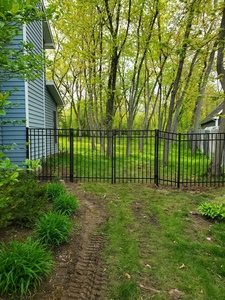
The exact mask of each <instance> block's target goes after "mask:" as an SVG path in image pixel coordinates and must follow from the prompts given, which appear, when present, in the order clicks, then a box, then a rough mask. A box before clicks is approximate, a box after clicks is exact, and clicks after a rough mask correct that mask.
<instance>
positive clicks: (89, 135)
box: [27, 128, 225, 188]
mask: <svg viewBox="0 0 225 300" xmlns="http://www.w3.org/2000/svg"><path fill="white" fill-rule="evenodd" d="M27 139H28V142H29V146H28V147H27V156H28V158H30V159H31V160H36V159H41V160H40V162H41V168H40V169H39V171H38V176H39V178H40V179H43V180H51V179H53V178H54V177H57V178H62V179H65V180H66V179H67V180H70V181H71V182H73V181H76V182H78V181H79V182H82V181H85V180H88V181H106V182H111V183H119V182H139V183H154V184H155V185H157V186H158V185H172V186H176V187H178V188H179V187H181V186H193V185H195V186H196V185H199V186H220V185H224V181H225V180H224V179H225V177H224V174H225V168H224V165H225V163H224V153H223V150H222V151H220V152H218V149H223V148H224V139H225V134H210V135H209V134H202V133H201V134H193V133H188V134H175V133H167V132H162V131H158V130H148V131H146V130H145V131H141V130H132V131H127V130H124V131H119V130H112V131H104V130H74V129H43V128H41V129H36V128H35V129H34V128H29V129H27ZM218 164H219V165H218Z"/></svg>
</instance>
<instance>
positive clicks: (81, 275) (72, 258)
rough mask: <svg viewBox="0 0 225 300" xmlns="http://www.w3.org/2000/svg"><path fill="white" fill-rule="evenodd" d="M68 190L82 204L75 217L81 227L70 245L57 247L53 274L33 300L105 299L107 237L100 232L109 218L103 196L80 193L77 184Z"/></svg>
mask: <svg viewBox="0 0 225 300" xmlns="http://www.w3.org/2000/svg"><path fill="white" fill-rule="evenodd" d="M66 188H67V190H68V191H70V192H71V193H73V194H74V195H75V196H76V197H77V198H78V199H79V201H80V208H79V209H78V211H77V213H76V215H75V217H74V218H75V222H78V224H80V226H79V228H77V229H75V230H74V232H73V234H72V235H71V239H70V241H69V242H68V244H65V245H62V246H60V247H58V248H57V250H56V252H55V261H56V266H55V269H54V271H53V275H52V276H51V278H50V280H49V279H48V281H46V282H44V283H43V284H42V286H41V288H40V290H39V291H38V292H37V293H36V294H35V295H33V297H32V299H34V300H40V299H42V300H59V299H60V300H69V299H71V300H73V299H74V300H97V299H102V297H101V295H102V286H104V284H105V283H106V276H105V272H104V270H105V266H104V262H103V260H102V257H101V251H102V249H103V247H104V237H103V236H102V234H101V233H100V232H99V230H98V229H99V227H100V226H101V225H103V224H104V223H105V222H106V219H107V215H106V212H105V210H104V208H103V206H102V204H101V199H99V197H97V196H90V195H88V194H86V193H84V192H83V191H80V190H79V189H78V188H77V185H76V184H69V183H68V184H66Z"/></svg>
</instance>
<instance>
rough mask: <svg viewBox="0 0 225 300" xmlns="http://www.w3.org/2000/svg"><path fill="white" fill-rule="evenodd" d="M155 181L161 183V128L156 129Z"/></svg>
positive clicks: (156, 183) (157, 183)
mask: <svg viewBox="0 0 225 300" xmlns="http://www.w3.org/2000/svg"><path fill="white" fill-rule="evenodd" d="M154 157H155V160H154V183H155V185H156V186H158V185H159V130H157V129H156V130H155V156H154Z"/></svg>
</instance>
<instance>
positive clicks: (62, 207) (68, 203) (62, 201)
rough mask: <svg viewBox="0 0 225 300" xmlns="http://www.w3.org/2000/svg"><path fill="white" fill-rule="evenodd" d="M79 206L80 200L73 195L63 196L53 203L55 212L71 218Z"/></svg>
mask: <svg viewBox="0 0 225 300" xmlns="http://www.w3.org/2000/svg"><path fill="white" fill-rule="evenodd" d="M78 206H79V202H78V200H77V199H76V198H75V197H74V196H73V195H71V194H61V195H60V196H59V197H58V198H56V199H55V200H54V202H53V211H55V212H58V213H60V214H65V215H68V216H70V215H71V214H72V213H74V212H75V211H76V209H77V208H78Z"/></svg>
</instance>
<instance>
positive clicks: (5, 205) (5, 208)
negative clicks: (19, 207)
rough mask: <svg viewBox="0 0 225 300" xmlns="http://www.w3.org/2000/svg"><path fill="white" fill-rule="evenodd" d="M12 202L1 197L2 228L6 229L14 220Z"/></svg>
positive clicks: (0, 225)
mask: <svg viewBox="0 0 225 300" xmlns="http://www.w3.org/2000/svg"><path fill="white" fill-rule="evenodd" d="M11 201H12V200H11V199H10V198H5V197H1V195H0V227H6V226H7V225H9V224H10V222H11V220H12V211H11V209H10V208H9V207H10V205H11Z"/></svg>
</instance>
